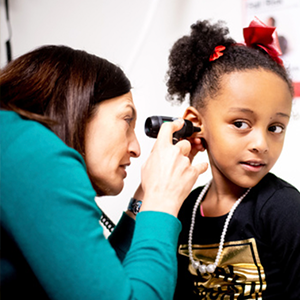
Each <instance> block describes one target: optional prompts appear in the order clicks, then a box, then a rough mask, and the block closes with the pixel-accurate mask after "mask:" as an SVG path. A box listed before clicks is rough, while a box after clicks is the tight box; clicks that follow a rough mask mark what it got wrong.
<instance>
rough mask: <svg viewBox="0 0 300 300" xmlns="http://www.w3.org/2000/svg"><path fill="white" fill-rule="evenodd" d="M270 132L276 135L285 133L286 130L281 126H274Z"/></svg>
mask: <svg viewBox="0 0 300 300" xmlns="http://www.w3.org/2000/svg"><path fill="white" fill-rule="evenodd" d="M269 131H271V132H274V133H282V132H283V131H284V128H283V127H282V126H279V125H273V126H271V127H269Z"/></svg>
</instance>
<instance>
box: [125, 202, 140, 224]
mask: <svg viewBox="0 0 300 300" xmlns="http://www.w3.org/2000/svg"><path fill="white" fill-rule="evenodd" d="M141 206H142V201H141V200H138V199H135V198H131V199H130V201H129V204H128V207H127V211H126V214H127V215H128V216H130V217H131V218H133V219H135V217H136V215H137V214H138V213H139V211H140V209H141Z"/></svg>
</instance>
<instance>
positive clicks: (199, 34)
mask: <svg viewBox="0 0 300 300" xmlns="http://www.w3.org/2000/svg"><path fill="white" fill-rule="evenodd" d="M228 34H229V30H228V28H227V27H226V26H225V23H224V22H222V21H218V22H217V23H215V24H211V23H210V22H209V21H207V20H204V21H198V22H197V23H195V24H193V25H192V26H191V33H190V35H186V36H183V37H182V38H180V39H179V40H178V41H177V42H175V44H174V45H173V47H172V49H171V51H170V55H169V70H168V71H167V87H168V93H169V95H168V96H167V99H168V100H170V101H178V102H180V103H181V102H183V101H184V100H185V98H186V96H187V95H189V97H190V98H189V99H190V100H189V101H190V105H192V106H194V107H197V108H200V107H203V106H205V99H206V97H207V96H210V97H213V96H214V95H216V93H217V92H218V90H219V86H220V80H221V78H222V76H223V75H224V74H228V73H231V72H235V71H244V70H251V69H264V70H268V71H271V72H273V73H275V74H277V75H278V76H280V77H281V78H282V79H283V80H284V81H285V82H286V83H287V85H288V87H289V90H290V92H291V94H292V96H293V85H292V82H291V79H290V78H289V76H288V74H287V71H286V69H285V68H284V67H283V66H281V65H279V64H278V63H277V62H275V61H274V60H273V59H272V58H271V57H270V56H269V55H268V54H267V53H266V52H265V51H264V50H262V49H261V48H260V47H257V48H251V47H247V46H245V45H243V44H237V42H236V41H235V40H234V39H232V38H231V37H229V36H228ZM219 45H222V46H225V47H226V49H225V50H224V51H223V54H224V55H223V56H221V57H220V58H218V59H217V60H215V61H209V58H210V56H211V55H212V54H213V53H214V49H215V47H216V46H219Z"/></svg>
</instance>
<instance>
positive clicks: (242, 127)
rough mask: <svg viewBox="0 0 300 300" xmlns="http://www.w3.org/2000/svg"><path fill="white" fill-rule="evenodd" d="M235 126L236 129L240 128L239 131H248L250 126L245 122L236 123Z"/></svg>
mask: <svg viewBox="0 0 300 300" xmlns="http://www.w3.org/2000/svg"><path fill="white" fill-rule="evenodd" d="M233 124H234V126H235V127H236V128H239V129H247V128H249V125H248V124H247V123H246V122H243V121H236V122H234V123H233Z"/></svg>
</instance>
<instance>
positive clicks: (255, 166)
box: [241, 161, 266, 172]
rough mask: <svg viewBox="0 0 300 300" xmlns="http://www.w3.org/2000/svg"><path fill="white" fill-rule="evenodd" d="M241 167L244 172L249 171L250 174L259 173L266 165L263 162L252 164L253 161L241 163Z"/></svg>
mask: <svg viewBox="0 0 300 300" xmlns="http://www.w3.org/2000/svg"><path fill="white" fill-rule="evenodd" d="M241 165H242V166H243V168H244V169H245V170H246V171H250V172H259V171H260V170H261V169H262V168H264V167H265V166H266V164H265V163H263V162H254V161H248V162H241Z"/></svg>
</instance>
